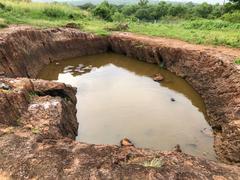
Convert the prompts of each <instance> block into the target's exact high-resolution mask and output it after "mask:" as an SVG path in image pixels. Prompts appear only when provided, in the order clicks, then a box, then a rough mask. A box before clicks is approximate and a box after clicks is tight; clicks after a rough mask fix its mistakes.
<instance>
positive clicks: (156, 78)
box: [153, 73, 164, 82]
mask: <svg viewBox="0 0 240 180" xmlns="http://www.w3.org/2000/svg"><path fill="white" fill-rule="evenodd" d="M153 80H154V81H156V82H160V81H162V80H164V77H163V76H162V75H161V74H160V73H157V74H155V75H154V76H153Z"/></svg>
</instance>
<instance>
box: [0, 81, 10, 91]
mask: <svg viewBox="0 0 240 180" xmlns="http://www.w3.org/2000/svg"><path fill="white" fill-rule="evenodd" d="M0 89H3V90H9V89H11V87H10V86H9V85H7V84H5V83H2V82H0Z"/></svg>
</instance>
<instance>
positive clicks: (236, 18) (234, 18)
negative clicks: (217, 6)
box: [222, 11, 240, 23]
mask: <svg viewBox="0 0 240 180" xmlns="http://www.w3.org/2000/svg"><path fill="white" fill-rule="evenodd" d="M222 19H223V20H225V21H229V22H232V23H240V11H235V12H233V13H226V14H224V15H223V17H222Z"/></svg>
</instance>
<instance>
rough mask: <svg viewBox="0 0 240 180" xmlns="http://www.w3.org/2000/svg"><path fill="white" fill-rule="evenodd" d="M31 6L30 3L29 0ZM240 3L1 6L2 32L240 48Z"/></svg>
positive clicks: (8, 0) (5, 0) (5, 2)
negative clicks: (72, 31)
mask: <svg viewBox="0 0 240 180" xmlns="http://www.w3.org/2000/svg"><path fill="white" fill-rule="evenodd" d="M27 1H28V0H27ZM239 4H240V3H239V1H237V0H236V2H233V3H231V2H230V3H227V4H226V5H225V6H222V5H219V4H216V5H211V4H207V3H202V4H193V3H185V4H183V3H167V2H163V1H161V2H159V3H158V4H154V5H153V4H149V3H148V1H147V0H140V1H139V3H138V4H133V5H124V6H123V5H113V4H109V3H108V2H107V1H104V2H102V3H101V4H99V5H97V6H95V5H92V4H90V3H88V4H85V5H83V6H80V7H73V6H71V5H67V4H61V3H31V2H20V1H13V0H0V28H4V27H6V26H7V25H10V24H29V25H32V26H37V27H42V28H45V27H61V26H66V25H67V24H69V23H74V24H75V25H76V27H78V28H79V29H81V30H83V31H87V32H93V33H96V34H100V35H106V34H108V33H110V32H111V31H114V30H118V31H129V32H134V33H139V34H146V35H152V36H161V37H169V38H176V39H180V40H184V41H187V42H191V43H196V44H212V45H224V46H229V47H238V48H239V47H240V6H239Z"/></svg>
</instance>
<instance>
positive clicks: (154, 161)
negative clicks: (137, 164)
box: [141, 158, 163, 168]
mask: <svg viewBox="0 0 240 180" xmlns="http://www.w3.org/2000/svg"><path fill="white" fill-rule="evenodd" d="M141 165H142V166H144V167H154V168H160V167H162V165H163V160H162V159H161V158H154V159H152V160H150V161H145V162H143V163H142V164H141Z"/></svg>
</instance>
